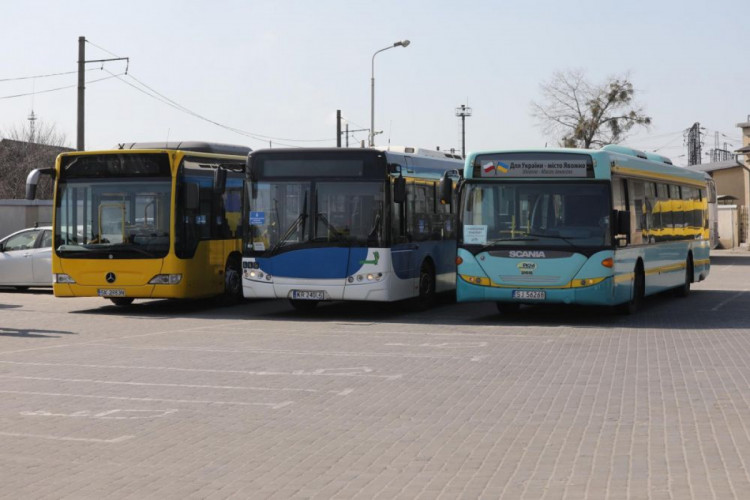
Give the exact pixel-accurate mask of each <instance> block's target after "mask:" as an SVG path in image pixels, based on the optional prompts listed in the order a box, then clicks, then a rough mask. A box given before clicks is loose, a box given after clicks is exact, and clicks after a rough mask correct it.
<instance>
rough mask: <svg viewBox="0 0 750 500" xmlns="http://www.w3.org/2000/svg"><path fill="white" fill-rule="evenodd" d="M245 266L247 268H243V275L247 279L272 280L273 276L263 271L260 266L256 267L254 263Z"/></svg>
mask: <svg viewBox="0 0 750 500" xmlns="http://www.w3.org/2000/svg"><path fill="white" fill-rule="evenodd" d="M250 264H251V265H249V266H247V267H245V269H243V270H242V277H243V278H244V279H246V280H250V281H263V282H269V283H270V282H272V281H273V277H272V276H271V275H270V274H268V273H264V272H263V271H261V270H260V269H259V268H258V267H254V266H253V265H252V264H253V263H250Z"/></svg>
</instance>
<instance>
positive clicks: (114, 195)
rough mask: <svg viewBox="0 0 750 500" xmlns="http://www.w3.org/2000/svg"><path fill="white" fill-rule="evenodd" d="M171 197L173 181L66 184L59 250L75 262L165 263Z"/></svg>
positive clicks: (59, 215)
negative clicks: (149, 260) (159, 260)
mask: <svg viewBox="0 0 750 500" xmlns="http://www.w3.org/2000/svg"><path fill="white" fill-rule="evenodd" d="M170 195H171V181H170V179H169V178H168V177H167V178H149V179H146V178H135V179H131V178H124V179H107V180H85V179H76V178H73V179H69V180H60V181H59V182H58V194H57V200H58V206H57V216H56V219H55V242H56V249H55V250H56V252H57V254H58V255H59V256H61V257H70V258H121V259H122V258H124V259H137V258H162V257H164V256H166V255H167V253H168V252H169V236H170V228H169V226H170V224H169V207H170Z"/></svg>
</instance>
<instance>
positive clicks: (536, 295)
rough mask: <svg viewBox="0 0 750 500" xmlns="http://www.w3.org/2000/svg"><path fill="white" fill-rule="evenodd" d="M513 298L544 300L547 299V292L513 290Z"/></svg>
mask: <svg viewBox="0 0 750 500" xmlns="http://www.w3.org/2000/svg"><path fill="white" fill-rule="evenodd" d="M513 298H514V299H523V300H544V299H546V298H547V292H545V291H544V290H513Z"/></svg>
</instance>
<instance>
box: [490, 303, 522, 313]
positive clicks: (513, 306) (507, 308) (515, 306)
mask: <svg viewBox="0 0 750 500" xmlns="http://www.w3.org/2000/svg"><path fill="white" fill-rule="evenodd" d="M496 305H497V311H498V312H499V313H500V314H518V313H519V312H520V311H521V304H519V303H518V302H496Z"/></svg>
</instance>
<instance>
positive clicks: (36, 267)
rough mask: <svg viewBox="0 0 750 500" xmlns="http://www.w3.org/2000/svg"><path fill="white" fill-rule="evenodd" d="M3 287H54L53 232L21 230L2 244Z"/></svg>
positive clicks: (0, 269)
mask: <svg viewBox="0 0 750 500" xmlns="http://www.w3.org/2000/svg"><path fill="white" fill-rule="evenodd" d="M0 286H13V287H16V288H18V289H20V290H23V289H25V288H28V287H30V286H49V287H51V286H52V228H51V227H49V226H40V227H32V228H28V229H22V230H21V231H17V232H15V233H13V234H11V235H9V236H6V237H5V238H3V239H2V240H0Z"/></svg>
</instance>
